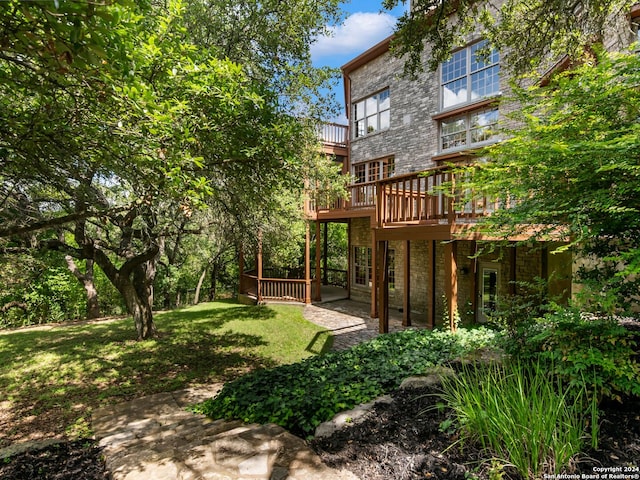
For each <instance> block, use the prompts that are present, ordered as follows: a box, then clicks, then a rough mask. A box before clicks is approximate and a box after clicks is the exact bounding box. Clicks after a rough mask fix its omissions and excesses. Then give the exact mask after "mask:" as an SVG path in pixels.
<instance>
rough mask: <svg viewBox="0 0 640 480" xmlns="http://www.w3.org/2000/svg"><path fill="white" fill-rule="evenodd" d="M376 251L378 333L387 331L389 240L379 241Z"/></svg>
mask: <svg viewBox="0 0 640 480" xmlns="http://www.w3.org/2000/svg"><path fill="white" fill-rule="evenodd" d="M378 251H379V252H380V257H381V258H380V260H381V262H380V273H381V277H382V278H381V279H380V280H381V281H380V291H379V293H378V295H379V296H380V300H379V301H380V307H379V308H378V314H379V320H378V324H379V329H380V333H389V242H387V241H382V242H379V246H378Z"/></svg>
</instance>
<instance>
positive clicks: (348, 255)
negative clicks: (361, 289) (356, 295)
mask: <svg viewBox="0 0 640 480" xmlns="http://www.w3.org/2000/svg"><path fill="white" fill-rule="evenodd" d="M351 250H352V248H351V219H349V220H347V298H351V272H352V269H351V265H352V264H353V258H352V256H351V255H352V254H351Z"/></svg>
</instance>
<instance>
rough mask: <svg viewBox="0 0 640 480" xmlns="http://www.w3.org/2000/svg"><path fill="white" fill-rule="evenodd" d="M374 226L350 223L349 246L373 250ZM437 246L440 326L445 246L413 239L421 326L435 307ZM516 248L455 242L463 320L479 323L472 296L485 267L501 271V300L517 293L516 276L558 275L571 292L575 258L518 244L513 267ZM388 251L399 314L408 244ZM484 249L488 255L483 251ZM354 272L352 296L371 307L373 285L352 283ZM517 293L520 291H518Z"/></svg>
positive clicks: (415, 314) (415, 313)
mask: <svg viewBox="0 0 640 480" xmlns="http://www.w3.org/2000/svg"><path fill="white" fill-rule="evenodd" d="M371 239H372V228H371V225H370V221H369V218H368V217H367V218H356V219H352V220H351V248H352V249H353V248H354V247H356V246H362V247H367V248H371ZM434 245H435V269H436V275H435V313H436V324H437V325H442V324H443V322H444V320H443V319H444V318H445V317H446V313H447V305H446V299H445V292H446V290H445V284H446V277H445V253H444V249H445V245H444V243H443V242H441V241H431V240H414V241H411V242H410V258H411V263H410V269H411V278H410V280H411V286H410V289H411V312H412V315H411V316H412V321H413V322H414V323H415V324H417V325H425V324H426V319H427V309H428V308H429V305H430V303H431V298H429V284H430V282H431V279H432V272H431V268H432V267H431V251H432V248H433V246H434ZM512 248H514V247H510V248H507V247H499V246H495V248H491V244H490V243H478V244H477V246H476V248H475V249H474V244H473V242H471V241H466V240H459V241H457V249H458V265H457V266H458V305H457V309H458V312H459V314H460V318H461V320H462V321H463V322H472V321H474V320H475V312H474V309H473V300H474V296H475V295H476V294H477V290H478V288H477V287H474V283H475V284H477V283H478V282H479V272H480V269H481V266H482V265H487V266H491V267H493V266H496V267H497V268H498V270H499V284H498V292H499V295H500V296H503V297H504V296H505V295H508V294H510V292H512V291H513V290H514V289H515V286H513V284H512V280H513V279H514V278H513V275H514V274H515V281H516V283H518V282H531V281H533V280H534V279H535V278H536V277H542V276H543V275H545V273H546V274H550V273H552V272H556V275H558V277H559V278H562V279H564V280H563V282H564V283H563V284H562V286H563V288H570V284H569V283H568V282H567V277H568V276H569V275H570V272H571V259H570V257H569V256H565V257H564V258H562V259H561V258H558V257H553V259H552V256H551V255H550V254H548V253H547V251H546V250H545V249H542V248H540V246H539V245H537V246H535V245H533V244H532V245H530V246H527V245H518V246H516V247H515V267H513V266H512V258H513V256H514V253H513V250H512ZM389 249H392V250H394V251H395V288H393V289H391V290H390V291H389V308H390V309H396V310H400V309H401V308H402V307H403V292H404V288H405V285H404V255H405V242H403V241H391V242H389ZM482 250H484V251H482ZM477 251H482V254H481V255H480V256H479V257H478V258H477V260H476V262H475V268H476V271H475V272H474V260H473V258H472V257H473V256H474V255H475V254H476V252H477ZM545 261H547V263H548V267H547V271H546V272H545V271H544V267H543V264H544V262H545ZM354 270H355V269H354V268H353V265H352V268H351V272H352V278H351V282H352V283H351V298H352V299H354V300H358V301H363V302H366V303H370V301H371V288H370V287H369V286H361V285H356V284H355V281H354ZM516 293H517V289H516Z"/></svg>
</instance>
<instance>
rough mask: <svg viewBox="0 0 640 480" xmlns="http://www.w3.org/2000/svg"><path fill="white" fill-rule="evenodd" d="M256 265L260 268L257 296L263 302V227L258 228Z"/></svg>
mask: <svg viewBox="0 0 640 480" xmlns="http://www.w3.org/2000/svg"><path fill="white" fill-rule="evenodd" d="M256 267H257V270H258V280H257V285H256V290H257V291H256V298H257V301H258V303H259V304H260V303H262V229H260V230H258V253H257V257H256Z"/></svg>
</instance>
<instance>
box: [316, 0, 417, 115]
mask: <svg viewBox="0 0 640 480" xmlns="http://www.w3.org/2000/svg"><path fill="white" fill-rule="evenodd" d="M408 5H409V2H408V1H407V3H406V4H405V5H403V4H400V5H399V6H398V7H396V8H395V9H394V10H392V11H391V12H388V11H386V10H385V11H384V12H382V11H381V10H382V2H381V0H351V1H346V2H344V4H343V7H342V8H343V9H344V10H345V12H347V14H346V15H347V16H346V18H345V20H344V22H343V23H342V24H341V25H335V26H330V29H331V31H332V33H333V35H332V36H328V37H320V38H318V40H317V41H316V42H315V43H314V44H313V45H312V46H311V58H312V60H313V63H314V65H316V66H318V67H320V66H330V67H341V66H342V65H344V64H345V63H347V62H348V61H349V60H352V59H353V58H355V57H357V56H358V55H360V54H361V53H362V52H364V51H366V50H368V49H369V48H371V47H372V46H374V45H375V44H376V43H378V42H380V41H381V40H383V39H384V38H386V37H388V36H389V35H390V34H391V33H392V32H393V27H394V26H395V23H396V20H397V18H399V17H400V16H401V15H402V14H403V13H404V11H405V10H406V9H408ZM335 94H336V98H337V99H338V101H339V102H340V104H341V105H342V106H343V108H344V90H343V87H342V82H340V84H339V85H338V87H337V88H336V89H335ZM336 120H337V121H340V122H343V123H346V117H345V116H344V114H343V115H342V116H341V118H338V119H336Z"/></svg>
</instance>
